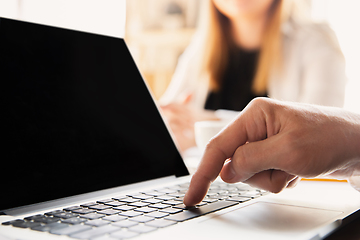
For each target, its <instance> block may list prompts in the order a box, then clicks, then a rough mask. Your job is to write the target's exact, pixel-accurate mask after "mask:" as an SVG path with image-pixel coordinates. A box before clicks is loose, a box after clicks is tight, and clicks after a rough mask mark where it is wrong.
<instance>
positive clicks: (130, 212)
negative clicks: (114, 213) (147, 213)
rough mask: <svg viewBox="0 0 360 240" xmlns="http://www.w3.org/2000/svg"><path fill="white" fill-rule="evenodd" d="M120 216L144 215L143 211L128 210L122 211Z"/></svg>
mask: <svg viewBox="0 0 360 240" xmlns="http://www.w3.org/2000/svg"><path fill="white" fill-rule="evenodd" d="M119 215H120V216H124V217H137V216H140V215H142V213H141V212H135V211H126V212H122V213H119Z"/></svg>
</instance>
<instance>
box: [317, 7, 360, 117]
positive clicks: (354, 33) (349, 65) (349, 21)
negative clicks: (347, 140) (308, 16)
mask: <svg viewBox="0 0 360 240" xmlns="http://www.w3.org/2000/svg"><path fill="white" fill-rule="evenodd" d="M359 10H360V1H359V0H312V16H313V18H314V19H315V20H319V21H327V22H328V23H329V24H330V26H331V27H332V29H333V30H334V31H335V33H336V35H337V37H338V40H339V43H340V46H341V49H342V51H343V53H344V56H345V59H346V74H347V76H348V80H349V81H348V84H347V88H346V97H345V106H344V107H345V108H346V109H348V110H351V111H354V112H358V113H360V14H359Z"/></svg>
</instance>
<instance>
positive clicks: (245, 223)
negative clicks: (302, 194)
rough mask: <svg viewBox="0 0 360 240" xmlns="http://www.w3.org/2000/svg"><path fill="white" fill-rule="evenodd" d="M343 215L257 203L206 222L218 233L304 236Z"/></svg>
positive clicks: (328, 211)
mask: <svg viewBox="0 0 360 240" xmlns="http://www.w3.org/2000/svg"><path fill="white" fill-rule="evenodd" d="M341 213H342V212H339V211H332V210H325V209H317V208H307V207H300V206H292V205H284V204H276V203H267V202H257V203H254V204H251V205H248V206H246V207H243V208H238V209H236V210H233V211H231V212H227V213H224V214H221V215H217V216H215V217H213V218H211V219H208V220H205V221H204V223H206V225H208V224H211V223H214V224H211V228H213V227H214V228H217V229H218V230H219V231H221V230H225V229H237V230H238V231H239V230H240V231H241V232H243V231H245V232H251V233H252V234H255V235H256V236H258V235H262V234H265V235H267V236H269V234H270V235H271V233H273V234H276V235H279V233H280V235H289V234H290V235H292V236H294V235H293V234H296V233H299V234H300V233H304V232H307V231H309V230H312V229H314V228H316V227H318V226H320V225H321V224H324V223H326V222H328V221H331V220H336V219H337V218H336V217H337V216H339V215H340V214H341ZM200 225H202V224H200ZM215 231H216V229H214V232H215ZM211 232H213V231H211ZM252 234H251V235H252Z"/></svg>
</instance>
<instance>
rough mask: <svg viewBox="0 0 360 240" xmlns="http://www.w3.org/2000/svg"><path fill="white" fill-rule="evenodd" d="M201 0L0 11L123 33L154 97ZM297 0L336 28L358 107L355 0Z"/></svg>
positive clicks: (78, 1) (5, 2)
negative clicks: (300, 0)
mask: <svg viewBox="0 0 360 240" xmlns="http://www.w3.org/2000/svg"><path fill="white" fill-rule="evenodd" d="M201 1H208V0H128V1H126V8H125V0H101V1H100V0H62V1H55V0H52V1H48V0H0V16H4V17H11V18H17V19H25V20H32V21H35V22H42V23H47V24H52V25H58V26H63V27H64V26H65V27H69V28H73V29H78V30H83V31H92V32H96V33H101V34H105V35H111V36H117V37H125V40H126V41H127V43H128V46H129V48H130V51H131V53H132V55H133V57H134V59H135V61H136V63H137V65H138V67H139V69H140V72H141V73H142V75H143V76H144V78H145V80H146V82H147V83H148V85H149V87H150V88H151V90H152V92H153V95H154V97H155V98H157V99H158V98H159V97H160V96H161V95H162V94H163V92H164V91H165V89H166V87H167V85H168V84H169V82H170V80H171V77H172V74H173V72H174V70H175V67H176V64H177V60H178V57H179V56H180V55H181V53H182V52H183V51H184V49H185V48H186V46H187V45H188V44H189V42H190V41H191V38H192V36H193V34H194V33H195V32H196V29H197V26H198V24H199V16H200V12H201V7H200V6H201ZM302 2H303V3H305V4H302V5H304V6H305V7H306V12H307V14H308V15H309V16H310V17H311V18H312V19H313V20H314V21H317V22H328V23H329V25H330V26H331V27H332V29H333V30H334V31H335V33H336V34H337V37H338V40H339V43H340V46H341V49H342V51H343V53H344V56H345V58H346V64H347V65H346V66H347V67H346V74H347V77H348V83H347V88H346V97H345V108H346V109H348V110H351V111H355V112H358V113H360V94H359V90H360V44H359V42H360V30H359V29H360V28H359V26H358V25H359V23H360V14H358V10H359V9H360V1H358V0H302ZM125 11H126V21H125V18H124V16H125Z"/></svg>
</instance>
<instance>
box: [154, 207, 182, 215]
mask: <svg viewBox="0 0 360 240" xmlns="http://www.w3.org/2000/svg"><path fill="white" fill-rule="evenodd" d="M182 211H183V210H182V209H178V208H165V209H162V210H160V212H164V213H170V214H175V213H180V212H182Z"/></svg>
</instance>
